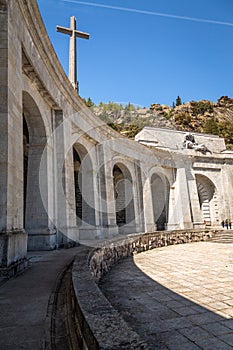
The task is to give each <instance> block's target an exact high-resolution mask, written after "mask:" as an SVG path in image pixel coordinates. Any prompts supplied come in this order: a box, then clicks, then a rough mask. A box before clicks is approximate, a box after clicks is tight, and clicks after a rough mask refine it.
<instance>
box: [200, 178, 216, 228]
mask: <svg viewBox="0 0 233 350" xmlns="http://www.w3.org/2000/svg"><path fill="white" fill-rule="evenodd" d="M196 184H197V192H198V198H199V203H200V208H201V211H202V215H203V221H204V222H206V225H212V224H213V223H214V222H215V221H218V218H217V216H218V205H217V201H216V198H217V196H216V188H215V185H214V184H213V182H212V181H211V180H210V179H208V178H207V177H206V176H204V175H200V174H198V175H196ZM214 202H215V203H214Z"/></svg>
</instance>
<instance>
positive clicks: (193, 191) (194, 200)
mask: <svg viewBox="0 0 233 350" xmlns="http://www.w3.org/2000/svg"><path fill="white" fill-rule="evenodd" d="M186 173H187V181H188V189H189V198H190V204H191V210H192V221H193V228H204V227H205V225H204V222H203V215H202V211H201V208H200V203H199V198H198V192H197V184H196V178H195V174H194V171H193V170H192V169H191V165H190V169H188V170H187V171H186Z"/></svg>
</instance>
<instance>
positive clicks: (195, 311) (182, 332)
mask: <svg viewBox="0 0 233 350" xmlns="http://www.w3.org/2000/svg"><path fill="white" fill-rule="evenodd" d="M100 287H101V289H102V291H103V292H104V294H105V295H106V296H107V298H108V299H109V300H110V302H111V303H112V305H113V306H114V307H115V308H116V309H118V310H119V311H120V313H121V314H122V316H123V318H125V320H126V321H127V322H128V323H129V325H130V326H131V327H132V328H133V329H134V330H135V331H136V332H137V333H138V334H139V335H140V336H141V337H142V338H143V339H144V340H145V341H146V342H147V343H148V344H149V345H150V347H151V349H177V350H178V349H179V350H187V349H205V350H206V349H211V350H214V349H224V350H228V349H233V298H232V296H233V245H229V244H222V243H212V242H199V243H192V244H183V245H176V246H168V247H163V248H157V249H154V250H151V251H147V252H144V253H141V254H138V255H135V256H134V257H133V258H128V259H125V260H122V261H121V262H120V263H119V264H117V265H116V266H114V267H113V268H112V270H111V271H110V272H109V273H108V274H107V275H106V276H105V277H104V279H103V280H102V282H101V283H100Z"/></svg>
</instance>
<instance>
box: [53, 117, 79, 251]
mask: <svg viewBox="0 0 233 350" xmlns="http://www.w3.org/2000/svg"><path fill="white" fill-rule="evenodd" d="M69 135H70V123H69V122H68V121H65V120H64V116H63V111H61V110H57V111H54V112H53V144H54V180H55V183H54V202H55V213H54V224H55V227H56V230H57V241H56V244H57V246H62V245H64V244H67V243H68V242H69V241H70V240H72V241H78V240H79V236H78V230H77V223H76V206H75V190H74V188H75V187H74V163H73V148H72V147H71V146H70V145H69V139H70V137H69Z"/></svg>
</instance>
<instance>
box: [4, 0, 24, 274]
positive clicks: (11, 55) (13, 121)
mask: <svg viewBox="0 0 233 350" xmlns="http://www.w3.org/2000/svg"><path fill="white" fill-rule="evenodd" d="M8 6H9V2H5V1H0V28H1V31H0V66H1V70H0V84H1V89H0V130H1V138H0V193H1V195H0V269H1V268H7V267H10V266H11V265H13V264H18V265H19V264H20V262H22V261H23V260H24V259H25V257H26V252H27V235H26V233H25V232H24V230H23V186H22V183H23V141H22V134H21V133H20V132H16V130H18V131H20V130H22V105H21V104H20V101H21V100H22V93H21V88H20V86H21V82H20V76H21V71H22V60H21V57H20V52H21V46H20V43H19V42H18V41H17V39H16V38H14V47H12V46H10V43H11V38H10V33H9V27H10V24H9V22H8ZM14 49H15V51H16V52H17V54H16V52H15V51H14ZM13 72H14V73H13ZM0 274H1V270H0Z"/></svg>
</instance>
